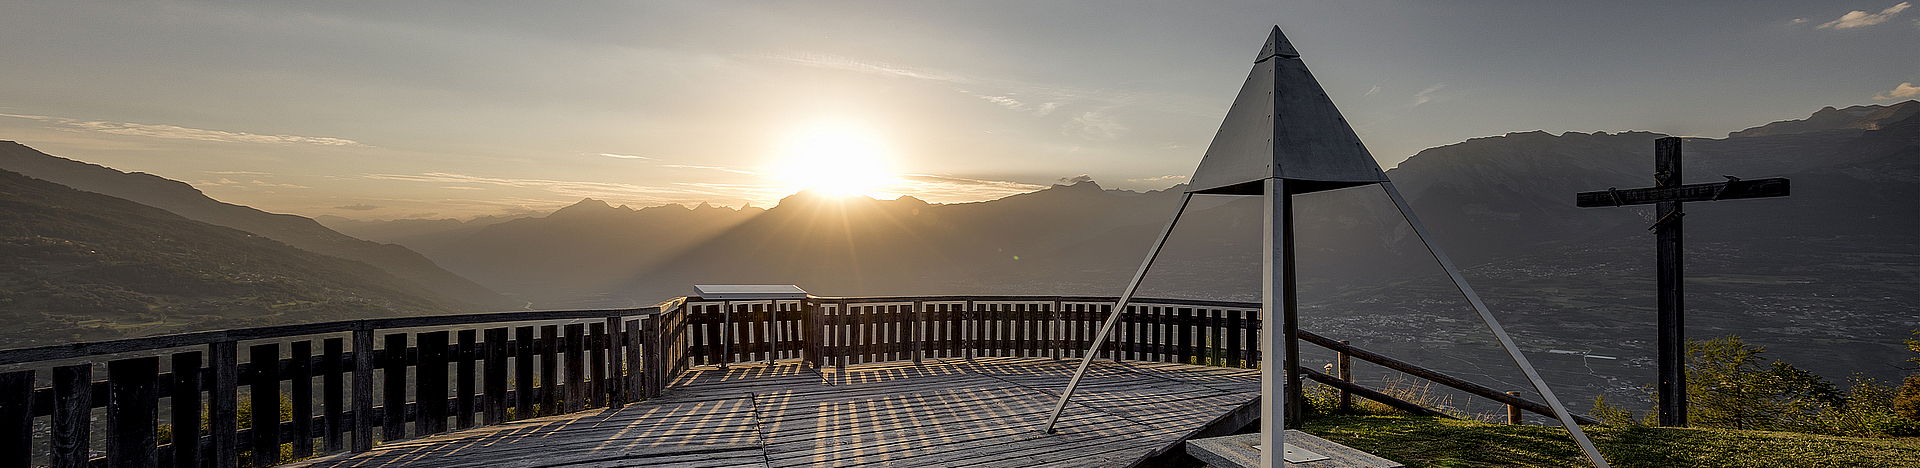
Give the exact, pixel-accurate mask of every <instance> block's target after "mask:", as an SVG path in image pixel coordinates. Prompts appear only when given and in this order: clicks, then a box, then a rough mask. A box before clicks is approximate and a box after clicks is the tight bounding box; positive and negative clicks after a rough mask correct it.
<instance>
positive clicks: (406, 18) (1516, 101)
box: [0, 0, 1920, 219]
mask: <svg viewBox="0 0 1920 468" xmlns="http://www.w3.org/2000/svg"><path fill="white" fill-rule="evenodd" d="M1909 6H1910V3H1908V2H1893V1H1888V0H1876V1H1821V2H1808V1H1698V2H1664V1H1657V2H1656V1H1645V2H1642V1H1610V2H1520V1H1504V2H1495V1H1447V2H1400V1H1394V2H1386V1H1351V0H1340V1H1278V2H1190V1H1179V2H1171V1H1170V2H1127V1H1099V2H1094V1H1041V2H1029V1H1005V2H998V1H996V2H980V1H960V0H955V1H940V2H587V1H578V2H510V1H509V2H424V1H423V2H312V1H297V2H296V1H288V2H278V1H247V2H195V1H112V2H107V1H98V2H96V1H85V0H80V1H74V0H65V1H28V0H0V12H3V13H0V63H3V64H4V66H0V140H13V141H19V142H21V143H23V144H26V145H28V146H32V147H34V148H36V149H39V150H41V151H45V152H47V153H50V154H54V155H56V156H62V157H67V158H71V159H77V160H81V161H86V162H91V163H95V164H101V165H105V166H109V167H113V168H116V169H120V170H123V171H129V172H136V171H137V172H148V173H152V174H156V175H160V176H163V177H167V178H171V179H176V180H181V181H185V182H188V183H191V184H193V185H194V186H195V187H198V188H200V189H201V190H203V191H205V192H206V193H207V194H208V195H209V196H212V197H214V198H216V199H219V200H222V201H226V202H230V203H238V204H243V205H248V206H253V207H256V208H260V209H263V210H267V211H272V212H280V213H293V214H299V215H304V216H315V217H317V216H323V215H331V216H341V217H347V218H355V219H395V218H415V217H427V218H447V217H452V218H467V217H473V216H482V215H506V214H515V213H526V212H530V211H546V210H552V209H555V208H558V207H561V206H565V205H568V204H571V203H574V202H576V201H579V200H580V199H581V198H587V197H591V198H596V199H601V200H605V201H607V202H609V203H612V204H616V205H619V204H626V205H631V206H634V207H642V206H652V205H659V204H665V203H682V204H688V205H691V204H696V203H701V202H710V203H713V204H716V205H726V206H733V207H739V206H742V205H746V204H752V205H753V206H761V207H765V206H769V205H772V204H774V203H776V202H777V201H778V200H779V199H780V198H782V197H784V196H786V195H788V194H791V193H793V192H794V191H796V190H798V189H800V188H804V187H815V188H820V189H822V190H829V191H843V192H847V193H859V194H869V195H871V196H875V197H877V198H891V197H894V196H900V195H908V196H913V197H916V198H920V199H922V200H926V201H929V202H935V203H959V202H972V201H983V200H989V199H994V198H998V197H1002V196H1006V195H1009V194H1014V193H1020V192H1026V191H1032V190H1036V189H1040V188H1044V187H1046V186H1047V185H1050V184H1055V183H1060V182H1062V181H1070V180H1073V179H1074V178H1076V177H1078V176H1082V175H1085V176H1088V177H1091V178H1092V179H1093V180H1096V181H1098V182H1099V183H1100V184H1101V185H1102V186H1105V187H1108V188H1119V189H1128V190H1157V189H1163V188H1166V187H1168V186H1172V185H1174V184H1178V183H1181V182H1183V181H1184V180H1185V179H1186V177H1187V176H1190V175H1191V174H1192V173H1193V170H1194V168H1195V167H1196V165H1197V164H1198V163H1199V160H1200V157H1201V155H1202V154H1203V153H1204V152H1205V150H1206V146H1207V144H1208V143H1209V142H1210V141H1211V140H1212V138H1213V135H1214V132H1215V130H1216V129H1217V127H1218V126H1219V124H1220V121H1221V119H1222V118H1223V117H1224V116H1225V114H1226V111H1227V108H1228V107H1229V106H1230V105H1231V104H1232V100H1233V97H1234V95H1235V94H1236V91H1237V90H1238V88H1239V86H1240V84H1241V82H1242V81H1243V80H1244V79H1245V78H1246V74H1247V72H1248V70H1249V69H1250V68H1251V67H1252V65H1253V63H1252V61H1253V60H1254V58H1255V55H1256V54H1257V53H1258V52H1259V49H1260V46H1261V45H1262V43H1263V41H1264V40H1265V38H1266V36H1267V33H1268V31H1269V30H1270V28H1272V27H1273V26H1274V25H1279V26H1280V27H1281V28H1282V29H1283V30H1284V31H1285V32H1286V34H1287V36H1288V37H1289V39H1291V40H1292V42H1293V43H1294V45H1295V46H1296V47H1297V48H1298V50H1299V51H1300V53H1301V54H1302V59H1303V60H1304V61H1305V62H1306V65H1307V66H1308V67H1309V68H1311V69H1312V70H1313V72H1314V74H1315V76H1317V77H1318V78H1319V79H1320V81H1321V84H1322V85H1323V86H1324V87H1325V88H1326V90H1327V92H1328V95H1329V97H1330V98H1332V99H1333V101H1334V102H1335V103H1336V104H1337V105H1338V106H1339V107H1340V109H1341V111H1342V112H1343V113H1344V114H1345V115H1346V117H1347V119H1348V121H1350V122H1352V123H1353V124H1354V126H1355V130H1356V131H1357V132H1358V133H1359V135H1360V137H1361V138H1362V140H1364V141H1365V142H1366V144H1367V146H1368V148H1369V149H1370V150H1371V151H1372V153H1373V154H1374V156H1375V157H1376V159H1378V160H1379V162H1380V164H1381V165H1382V167H1387V168H1391V167H1393V166H1394V165H1396V164H1398V163H1399V162H1400V161H1403V160H1405V159H1406V158H1408V157H1410V156H1413V155H1414V154H1415V153H1417V152H1419V151H1420V150H1422V149H1425V148H1430V147H1435V146H1442V145H1448V144H1452V143H1457V142H1460V141H1464V140H1466V139H1469V138H1474V137H1481V136H1489V135H1500V134H1505V133H1509V132H1521V131H1532V130H1545V131H1548V132H1552V133H1555V134H1558V133H1561V132H1567V131H1579V132H1594V131H1607V132H1618V131H1627V130H1642V131H1652V132H1659V133H1666V134H1672V135H1692V136H1704V137H1715V138H1718V137H1724V136H1725V135H1726V133H1727V132H1731V131H1737V130H1741V129H1744V128H1747V127H1752V126H1757V125H1761V124H1764V123H1767V122H1771V121H1778V120H1789V119H1798V118H1804V117H1805V116H1807V115H1808V114H1811V113H1812V112H1814V111H1816V110H1818V109H1820V108H1821V107H1825V106H1838V107H1845V106H1851V105H1870V104H1891V103H1895V102H1899V101H1903V100H1907V99H1914V98H1920V88H1916V87H1915V86H1916V83H1920V52H1916V51H1917V50H1920V49H1917V48H1915V46H1914V44H1916V43H1920V9H1917V10H1913V11H1909Z"/></svg>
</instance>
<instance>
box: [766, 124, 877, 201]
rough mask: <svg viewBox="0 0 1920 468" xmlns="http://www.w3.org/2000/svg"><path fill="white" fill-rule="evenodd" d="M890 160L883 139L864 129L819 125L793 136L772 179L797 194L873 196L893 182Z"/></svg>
mask: <svg viewBox="0 0 1920 468" xmlns="http://www.w3.org/2000/svg"><path fill="white" fill-rule="evenodd" d="M891 159H892V158H891V155H890V154H889V153H888V151H887V150H886V148H885V147H884V146H883V145H881V144H880V139H879V138H877V137H875V136H874V135H873V134H872V133H871V132H869V131H867V130H866V129H864V128H861V127H858V126H855V125H850V124H825V125H816V126H813V127H808V128H806V129H804V130H802V131H799V132H796V133H795V134H794V136H793V137H792V138H791V139H790V140H789V141H788V143H787V144H786V145H785V147H784V148H782V150H781V153H780V156H779V161H778V162H777V163H776V165H775V171H774V174H773V175H774V177H776V178H779V179H781V180H783V181H785V182H786V183H787V185H788V186H789V187H791V188H792V189H793V190H795V191H798V190H801V189H814V190H817V191H820V192H823V193H828V194H833V195H869V196H872V195H875V193H874V192H875V191H877V190H879V189H881V188H883V187H886V186H887V185H890V184H891V183H892V182H893V172H892V168H893V167H892V166H893V164H892V160H891Z"/></svg>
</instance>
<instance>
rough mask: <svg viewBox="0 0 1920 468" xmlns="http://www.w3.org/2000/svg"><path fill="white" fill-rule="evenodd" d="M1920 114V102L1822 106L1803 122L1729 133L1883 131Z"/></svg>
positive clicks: (1786, 121)
mask: <svg viewBox="0 0 1920 468" xmlns="http://www.w3.org/2000/svg"><path fill="white" fill-rule="evenodd" d="M1914 114H1920V101H1913V100H1908V101H1905V102H1900V103H1896V104H1892V105H1886V106H1882V105H1866V106H1851V107H1846V108H1834V107H1833V106H1827V107H1822V108H1820V110H1817V111H1814V112H1813V115H1809V116H1807V118H1805V119H1799V120H1782V121H1778V122H1773V123H1769V124H1766V125H1761V126H1758V127H1753V128H1749V129H1746V130H1741V131H1737V132H1732V133H1728V134H1727V137H1728V138H1747V137H1761V136H1771V135H1791V134H1796V133H1811V132H1821V131H1828V130H1860V131H1865V130H1879V129H1881V128H1883V127H1885V126H1887V125H1889V124H1892V123H1894V122H1899V121H1901V120H1904V119H1906V118H1907V117H1911V116H1913V115H1914Z"/></svg>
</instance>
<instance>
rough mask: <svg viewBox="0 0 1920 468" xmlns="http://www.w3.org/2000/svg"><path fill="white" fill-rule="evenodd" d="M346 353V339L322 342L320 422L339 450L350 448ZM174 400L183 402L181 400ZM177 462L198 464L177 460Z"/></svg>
mask: <svg viewBox="0 0 1920 468" xmlns="http://www.w3.org/2000/svg"><path fill="white" fill-rule="evenodd" d="M345 354H346V340H342V339H339V338H327V339H326V341H322V342H321V344H320V393H321V399H322V400H325V401H324V402H323V403H324V406H325V407H326V408H325V409H323V410H322V412H323V413H324V416H322V417H321V424H320V425H321V426H324V427H325V429H323V430H324V431H326V435H325V436H323V437H324V439H325V440H326V445H325V447H326V451H328V452H338V451H341V450H345V449H346V448H347V441H346V439H345V438H344V437H341V436H342V433H343V432H346V430H347V428H346V427H345V425H344V424H343V423H344V422H345V421H342V420H341V419H340V418H341V416H342V415H344V414H346V412H347V409H346V407H345V403H346V402H347V398H346V394H345V393H346V390H347V386H346V375H345V369H343V367H345V366H343V365H342V362H341V359H342V358H343V356H344V355H345ZM179 369H180V368H179V367H174V372H179ZM173 401H175V402H179V401H180V400H173ZM175 404H178V403H175ZM173 433H174V434H179V433H180V428H178V427H176V428H174V429H173ZM175 450H179V448H178V447H176V448H175ZM174 466H194V465H182V464H175V465H174Z"/></svg>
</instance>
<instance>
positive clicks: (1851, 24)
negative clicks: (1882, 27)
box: [1817, 2, 1910, 29]
mask: <svg viewBox="0 0 1920 468" xmlns="http://www.w3.org/2000/svg"><path fill="white" fill-rule="evenodd" d="M1908 6H1910V5H1909V4H1908V3H1907V2H1900V4H1898V5H1894V6H1890V7H1887V9H1885V10H1880V12H1879V13H1867V12H1866V11H1862V10H1853V11H1852V12H1849V13H1847V14H1845V15H1841V16H1840V19H1837V20H1833V21H1828V22H1826V23H1825V24H1821V25H1820V26H1819V27H1818V28H1817V29H1828V28H1832V29H1847V28H1858V27H1861V26H1873V25H1876V24H1880V23H1885V22H1887V20H1890V19H1893V15H1898V14H1900V11H1901V10H1905V9H1907V7H1908Z"/></svg>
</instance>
